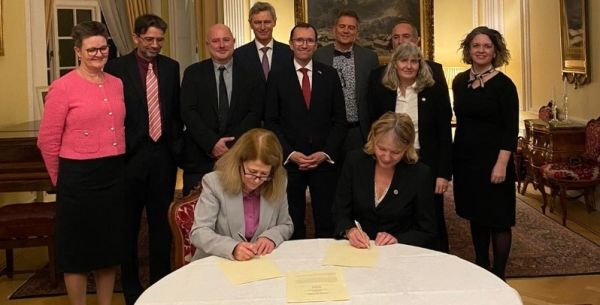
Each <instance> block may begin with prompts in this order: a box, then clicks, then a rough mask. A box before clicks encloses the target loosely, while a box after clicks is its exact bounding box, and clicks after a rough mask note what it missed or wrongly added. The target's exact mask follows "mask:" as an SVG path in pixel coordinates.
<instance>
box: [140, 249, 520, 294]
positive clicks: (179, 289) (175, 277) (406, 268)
mask: <svg viewBox="0 0 600 305" xmlns="http://www.w3.org/2000/svg"><path fill="white" fill-rule="evenodd" d="M347 242H348V241H345V240H339V241H338V240H333V239H305V240H296V241H286V242H284V243H282V244H281V245H280V246H279V247H278V248H277V249H275V250H274V251H273V253H272V254H270V255H269V256H268V257H269V258H270V259H271V260H273V261H274V262H275V264H277V266H278V267H279V268H280V269H281V271H282V272H284V273H285V272H286V271H302V270H314V269H318V268H321V267H323V266H322V265H321V261H322V260H323V258H324V256H325V253H326V252H327V249H328V247H329V246H330V245H331V243H347ZM378 250H379V257H378V263H377V265H376V266H375V267H373V268H350V267H343V276H344V279H345V281H346V286H347V290H348V294H349V297H350V300H348V301H336V302H319V303H318V304H336V305H338V304H339V305H341V304H365V305H373V304H411V305H419V304H444V305H458V304H461V305H463V304H465V305H466V304H477V305H486V304H489V305H495V304H498V305H513V304H515V305H517V304H521V305H522V304H523V303H522V301H521V297H520V296H519V294H518V293H517V291H516V290H514V289H513V288H511V287H510V286H508V285H507V284H506V283H505V282H503V281H502V280H500V279H499V278H497V277H496V276H495V275H493V274H492V273H490V272H488V271H486V270H484V269H482V268H480V267H478V266H476V265H474V264H472V263H470V262H468V261H465V260H463V259H461V258H458V257H456V256H453V255H448V254H445V253H441V252H436V251H432V250H428V249H424V248H419V247H413V246H407V245H402V244H396V245H390V246H384V247H379V249H378ZM217 261H218V258H216V257H212V256H211V257H207V258H204V259H200V260H197V261H194V262H192V263H190V264H188V265H186V266H185V267H183V268H180V269H178V270H176V271H174V272H173V273H171V274H169V275H167V276H166V277H164V278H163V279H161V280H160V281H158V282H157V283H156V284H154V285H152V286H151V287H149V288H148V289H147V290H146V291H145V292H144V293H143V294H142V296H141V297H140V298H139V299H138V301H137V303H136V304H137V305H163V304H164V305H166V304H169V305H176V304H178V305H182V304H240V305H242V304H243V305H253V304H256V305H268V304H287V303H286V282H285V278H283V277H282V278H276V279H270V280H264V281H258V282H252V283H247V284H242V285H234V284H232V283H231V282H229V280H228V279H227V278H226V277H225V275H224V274H223V273H222V272H221V270H220V269H219V268H218V267H217V264H216V262H217ZM240 272H243V270H240ZM304 304H306V303H304Z"/></svg>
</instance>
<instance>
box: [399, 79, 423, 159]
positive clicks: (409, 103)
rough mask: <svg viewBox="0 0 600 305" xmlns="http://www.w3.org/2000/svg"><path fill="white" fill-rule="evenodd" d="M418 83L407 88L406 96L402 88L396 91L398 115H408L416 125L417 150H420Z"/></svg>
mask: <svg viewBox="0 0 600 305" xmlns="http://www.w3.org/2000/svg"><path fill="white" fill-rule="evenodd" d="M415 85H416V83H413V84H412V85H410V86H408V87H407V88H406V90H405V91H406V92H405V93H406V95H405V96H402V93H401V92H400V88H398V89H396V113H406V114H408V116H410V118H411V119H412V121H413V124H415V149H420V148H421V145H420V144H419V105H418V102H419V93H418V92H417V91H416V90H415Z"/></svg>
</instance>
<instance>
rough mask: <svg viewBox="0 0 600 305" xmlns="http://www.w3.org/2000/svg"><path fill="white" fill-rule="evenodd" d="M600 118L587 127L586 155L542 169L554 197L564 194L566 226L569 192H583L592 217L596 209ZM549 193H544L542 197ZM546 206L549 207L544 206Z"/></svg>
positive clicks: (563, 221)
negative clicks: (595, 192)
mask: <svg viewBox="0 0 600 305" xmlns="http://www.w3.org/2000/svg"><path fill="white" fill-rule="evenodd" d="M599 162H600V117H599V118H598V119H594V120H590V121H589V122H588V123H587V125H586V127H585V152H584V153H583V155H581V156H579V157H577V158H571V159H570V160H567V161H564V162H557V163H548V164H545V165H543V166H542V167H541V172H542V176H543V179H544V181H546V182H547V183H548V185H549V186H550V188H551V189H552V194H553V198H554V194H556V193H559V194H560V206H561V209H562V212H563V215H562V224H563V226H564V225H566V221H567V209H566V204H567V200H568V199H569V198H567V191H568V190H582V191H583V195H584V199H585V204H586V207H587V211H588V213H589V212H591V211H592V206H593V205H594V190H595V188H596V185H598V184H600V163H599ZM544 193H545V192H544V191H543V190H542V195H543V196H544V195H545V194H544ZM544 205H545V204H544Z"/></svg>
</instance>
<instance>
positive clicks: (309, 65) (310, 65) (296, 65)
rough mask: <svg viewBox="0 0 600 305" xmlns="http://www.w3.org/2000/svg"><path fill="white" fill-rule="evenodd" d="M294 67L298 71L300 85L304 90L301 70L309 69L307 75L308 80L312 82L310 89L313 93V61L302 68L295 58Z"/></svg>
mask: <svg viewBox="0 0 600 305" xmlns="http://www.w3.org/2000/svg"><path fill="white" fill-rule="evenodd" d="M294 67H295V69H296V76H298V82H299V83H300V88H302V77H303V76H302V72H300V68H306V69H308V72H306V74H308V80H309V81H310V88H311V92H312V72H313V61H312V59H311V60H310V61H309V62H308V64H306V66H304V67H302V65H301V64H299V63H298V62H297V61H296V59H295V58H294Z"/></svg>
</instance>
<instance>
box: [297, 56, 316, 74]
mask: <svg viewBox="0 0 600 305" xmlns="http://www.w3.org/2000/svg"><path fill="white" fill-rule="evenodd" d="M294 67H295V68H296V71H298V70H299V69H300V68H306V69H308V71H312V70H313V61H312V59H311V60H310V61H309V62H308V63H307V64H306V66H304V67H303V66H302V65H301V64H299V63H298V62H297V61H296V59H295V58H294Z"/></svg>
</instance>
